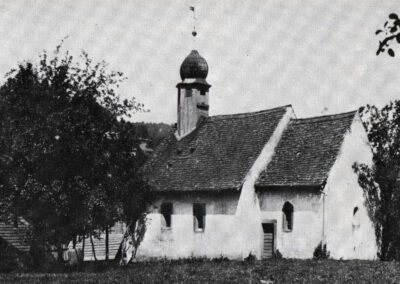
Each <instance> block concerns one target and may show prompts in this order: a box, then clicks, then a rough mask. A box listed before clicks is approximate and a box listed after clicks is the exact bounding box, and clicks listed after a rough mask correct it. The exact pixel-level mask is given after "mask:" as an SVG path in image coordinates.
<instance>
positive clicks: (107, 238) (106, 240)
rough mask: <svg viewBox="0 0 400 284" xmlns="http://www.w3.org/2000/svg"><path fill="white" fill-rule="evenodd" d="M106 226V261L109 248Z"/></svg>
mask: <svg viewBox="0 0 400 284" xmlns="http://www.w3.org/2000/svg"><path fill="white" fill-rule="evenodd" d="M108 243H109V241H108V226H107V227H106V261H108V255H109V249H108Z"/></svg>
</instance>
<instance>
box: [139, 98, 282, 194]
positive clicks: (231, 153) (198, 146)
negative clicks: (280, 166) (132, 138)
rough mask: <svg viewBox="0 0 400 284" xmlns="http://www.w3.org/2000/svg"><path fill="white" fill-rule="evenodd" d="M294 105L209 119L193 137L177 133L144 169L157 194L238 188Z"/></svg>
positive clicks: (163, 143)
mask: <svg viewBox="0 0 400 284" xmlns="http://www.w3.org/2000/svg"><path fill="white" fill-rule="evenodd" d="M288 107H290V106H284V107H279V108H275V109H270V110H265V111H260V112H254V113H245V114H235V115H222V116H214V117H209V118H206V119H205V120H203V121H202V122H201V123H200V125H199V126H198V127H197V129H196V130H194V131H193V132H192V133H190V134H189V135H187V136H185V137H184V138H182V139H181V140H179V141H178V140H177V139H176V138H175V136H174V134H173V133H171V134H170V135H169V137H168V138H166V140H164V142H162V143H161V144H160V145H159V147H157V148H156V150H155V151H154V154H153V156H152V158H150V159H149V160H148V161H147V162H146V164H145V165H144V167H143V170H144V172H145V173H147V174H146V176H147V178H148V179H149V182H150V185H151V186H152V188H153V189H154V190H159V191H191V190H225V189H234V188H239V187H240V185H241V184H242V182H243V179H244V177H245V176H246V174H247V172H248V171H249V169H250V167H251V166H252V165H253V163H254V161H255V160H256V158H257V157H258V155H259V154H260V152H261V150H262V149H263V147H264V145H265V144H266V143H267V142H268V140H269V139H270V137H271V135H272V133H273V132H274V130H275V128H276V127H277V125H278V123H279V122H280V120H281V119H282V117H283V115H284V114H285V113H286V111H287V108H288Z"/></svg>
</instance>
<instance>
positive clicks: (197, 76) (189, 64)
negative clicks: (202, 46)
mask: <svg viewBox="0 0 400 284" xmlns="http://www.w3.org/2000/svg"><path fill="white" fill-rule="evenodd" d="M180 74H181V79H182V82H180V83H178V85H177V86H176V87H177V88H178V125H177V126H178V128H177V133H176V134H177V137H178V139H180V138H182V137H183V136H186V135H187V134H189V133H190V132H192V131H193V130H194V129H195V128H196V127H197V125H198V123H199V122H200V119H201V118H202V117H208V109H209V104H208V91H209V89H210V87H211V85H209V84H208V83H207V81H206V78H207V74H208V64H207V61H206V60H205V59H204V58H203V57H201V56H200V54H199V53H198V52H197V50H192V52H191V53H190V54H189V55H188V56H187V57H186V58H185V60H184V61H183V62H182V65H181V69H180Z"/></svg>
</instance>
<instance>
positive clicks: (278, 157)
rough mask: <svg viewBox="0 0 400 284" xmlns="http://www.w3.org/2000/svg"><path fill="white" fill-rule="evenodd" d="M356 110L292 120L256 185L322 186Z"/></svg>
mask: <svg viewBox="0 0 400 284" xmlns="http://www.w3.org/2000/svg"><path fill="white" fill-rule="evenodd" d="M355 115H356V112H355V111H353V112H349V113H342V114H337V115H329V116H321V117H313V118H306V119H294V120H292V121H291V122H290V123H289V125H288V128H287V129H286V130H285V132H284V133H283V136H282V138H281V141H280V142H279V143H278V145H277V148H276V150H275V155H274V156H273V158H272V161H271V162H270V163H269V164H268V166H267V169H266V170H265V171H263V172H262V173H261V175H260V177H259V179H258V181H257V182H256V186H281V185H289V186H294V185H297V186H309V185H315V186H317V185H321V184H322V183H323V182H324V181H325V180H326V178H327V177H328V174H329V171H330V169H331V167H332V166H333V164H334V162H335V160H336V157H337V155H338V154H339V150H340V147H341V145H342V142H343V138H344V135H345V133H346V131H347V130H349V129H350V126H351V123H352V121H353V119H354V116H355Z"/></svg>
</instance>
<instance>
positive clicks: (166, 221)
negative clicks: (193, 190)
mask: <svg viewBox="0 0 400 284" xmlns="http://www.w3.org/2000/svg"><path fill="white" fill-rule="evenodd" d="M161 215H162V217H163V218H162V219H163V220H162V221H163V222H162V227H163V228H171V215H172V203H170V202H168V203H163V204H161Z"/></svg>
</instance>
